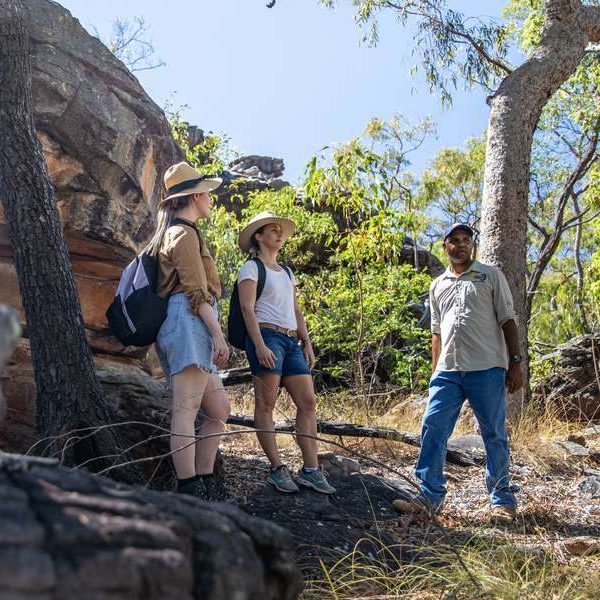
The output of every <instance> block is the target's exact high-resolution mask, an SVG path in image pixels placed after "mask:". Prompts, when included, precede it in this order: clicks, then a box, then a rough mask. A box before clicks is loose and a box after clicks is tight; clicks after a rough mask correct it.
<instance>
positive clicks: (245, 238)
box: [238, 217, 296, 252]
mask: <svg viewBox="0 0 600 600" xmlns="http://www.w3.org/2000/svg"><path fill="white" fill-rule="evenodd" d="M270 223H277V224H278V225H281V233H282V237H283V241H284V242H285V240H287V239H288V238H289V237H290V236H291V235H292V233H294V231H296V223H294V221H292V220H291V219H287V218H286V217H264V218H263V219H258V220H256V221H253V222H252V223H250V224H248V225H246V227H244V229H242V231H240V235H239V237H238V245H239V247H240V248H241V249H242V250H243V251H244V252H249V251H250V247H251V245H252V244H251V241H252V236H253V235H254V234H255V233H256V231H258V230H259V229H260V228H261V227H264V226H265V225H269V224H270Z"/></svg>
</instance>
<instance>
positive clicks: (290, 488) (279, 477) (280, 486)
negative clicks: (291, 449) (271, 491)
mask: <svg viewBox="0 0 600 600" xmlns="http://www.w3.org/2000/svg"><path fill="white" fill-rule="evenodd" d="M267 483H268V484H270V485H272V486H273V487H274V488H275V489H276V490H278V491H280V492H283V493H284V494H293V493H294V492H299V491H300V488H299V487H298V486H297V485H296V484H295V483H294V480H293V479H292V477H291V475H290V472H289V471H288V468H287V467H286V466H285V465H282V466H281V467H279V468H278V469H276V470H273V469H269V474H268V475H267Z"/></svg>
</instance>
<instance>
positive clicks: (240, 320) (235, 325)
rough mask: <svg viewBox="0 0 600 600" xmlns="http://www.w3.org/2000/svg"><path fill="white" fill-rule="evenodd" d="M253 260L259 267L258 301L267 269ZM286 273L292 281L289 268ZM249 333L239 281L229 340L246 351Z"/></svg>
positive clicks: (232, 305)
mask: <svg viewBox="0 0 600 600" xmlns="http://www.w3.org/2000/svg"><path fill="white" fill-rule="evenodd" d="M251 260H253V261H254V262H255V263H256V266H257V267H258V281H257V283H256V300H258V299H259V298H260V295H261V294H262V292H263V289H264V287H265V281H266V279H267V269H266V268H265V265H264V264H263V262H262V260H260V258H257V257H253V258H252V259H251ZM283 268H284V270H285V272H286V273H287V274H288V277H289V278H290V280H291V279H292V275H291V273H290V270H289V268H288V267H286V266H284V267H283ZM247 335H248V332H247V330H246V323H245V321H244V315H243V314H242V307H241V305H240V293H239V290H238V284H237V281H236V282H235V285H234V286H233V292H232V294H231V298H230V300H229V317H228V318H227V340H228V341H229V343H230V344H231V345H232V346H234V347H235V348H238V349H239V350H245V349H246V336H247Z"/></svg>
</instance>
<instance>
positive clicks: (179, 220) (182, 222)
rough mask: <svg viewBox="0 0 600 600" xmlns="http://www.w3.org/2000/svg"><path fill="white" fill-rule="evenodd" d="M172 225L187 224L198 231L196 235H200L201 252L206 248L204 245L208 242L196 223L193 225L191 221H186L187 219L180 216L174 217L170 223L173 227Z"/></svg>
mask: <svg viewBox="0 0 600 600" xmlns="http://www.w3.org/2000/svg"><path fill="white" fill-rule="evenodd" d="M171 225H185V226H186V227H189V228H190V229H193V230H194V231H195V232H196V235H197V236H198V241H199V242H200V254H202V251H203V250H204V246H205V244H206V242H205V241H204V239H203V238H202V236H201V235H200V232H199V231H198V228H197V227H196V226H195V225H193V224H192V223H190V222H189V221H186V220H185V219H179V218H175V219H173V220H172V221H171V222H170V223H169V227H171Z"/></svg>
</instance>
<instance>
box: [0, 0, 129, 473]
mask: <svg viewBox="0 0 600 600" xmlns="http://www.w3.org/2000/svg"><path fill="white" fill-rule="evenodd" d="M32 114H33V113H32V98H31V67H30V58H29V37H28V35H27V32H26V28H25V23H24V18H23V8H22V5H21V2H20V0H3V1H2V3H0V139H1V140H2V144H1V145H0V196H1V200H2V203H3V207H4V212H5V215H6V220H7V222H8V231H9V237H10V241H11V245H12V248H13V253H14V261H15V267H16V270H17V274H18V277H19V286H20V290H21V296H22V300H23V307H24V310H25V318H26V321H27V335H28V336H29V338H30V341H31V350H32V360H33V367H34V371H35V382H36V387H37V413H38V429H39V431H40V433H41V435H42V436H43V437H49V436H58V435H61V434H65V433H67V432H68V431H71V430H73V429H77V428H80V427H90V426H97V425H106V424H109V423H111V422H116V418H115V416H114V415H113V414H111V411H110V410H109V409H108V407H107V405H106V404H105V403H104V401H103V397H102V392H101V388H100V385H99V383H98V381H97V379H96V376H95V373H94V367H93V362H92V355H91V351H90V348H89V346H88V344H87V341H86V338H85V330H84V325H83V317H82V314H81V308H80V305H79V298H78V296H77V290H76V287H75V282H74V279H73V274H72V271H71V265H70V261H69V253H68V249H67V245H66V242H65V239H64V236H63V231H62V226H61V222H60V219H59V214H58V210H57V208H56V203H55V199H54V192H53V188H52V183H51V181H50V178H49V175H48V171H47V168H46V163H45V161H44V157H43V154H42V150H41V146H40V144H39V141H38V139H37V137H36V135H35V127H34V123H33V116H32ZM68 437H71V436H68ZM58 442H59V443H58V444H56V443H55V444H52V443H50V444H49V446H48V448H47V450H48V451H49V452H56V451H59V450H60V449H61V448H63V447H65V446H68V444H67V437H65V438H63V439H61V440H58ZM69 442H70V444H71V448H70V449H68V450H67V451H66V455H65V458H66V459H67V462H69V463H70V464H77V463H80V462H83V461H85V460H88V459H90V458H94V457H98V456H105V455H115V453H118V447H119V444H118V441H117V437H116V436H115V435H114V434H113V433H112V432H111V430H110V429H107V430H103V431H102V432H101V433H99V434H97V435H94V436H91V437H88V438H86V439H85V440H84V441H78V442H77V443H73V442H74V440H73V439H72V438H71V439H70V440H69ZM116 460H122V457H121V458H120V459H116ZM100 462H102V461H100ZM111 462H112V461H111ZM90 466H91V467H92V468H93V467H94V466H96V465H90ZM97 466H101V465H99V464H98V465H97ZM104 466H106V463H104Z"/></svg>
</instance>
